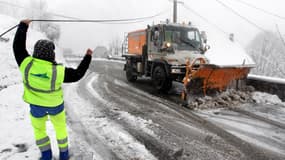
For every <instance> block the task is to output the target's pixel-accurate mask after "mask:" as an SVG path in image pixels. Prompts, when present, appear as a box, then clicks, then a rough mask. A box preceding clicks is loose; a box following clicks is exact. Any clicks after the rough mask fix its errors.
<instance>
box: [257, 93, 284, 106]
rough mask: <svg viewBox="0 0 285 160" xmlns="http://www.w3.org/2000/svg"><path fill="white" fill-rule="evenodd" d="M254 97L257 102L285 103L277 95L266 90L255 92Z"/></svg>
mask: <svg viewBox="0 0 285 160" xmlns="http://www.w3.org/2000/svg"><path fill="white" fill-rule="evenodd" d="M252 98H253V100H254V101H255V102H256V103H263V104H273V105H277V104H279V105H283V106H285V103H284V102H282V100H281V99H280V98H279V97H278V96H277V95H272V94H269V93H264V92H253V93H252Z"/></svg>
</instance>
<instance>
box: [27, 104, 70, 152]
mask: <svg viewBox="0 0 285 160" xmlns="http://www.w3.org/2000/svg"><path fill="white" fill-rule="evenodd" d="M30 118H31V122H32V126H33V129H34V135H35V139H36V144H37V146H38V147H39V149H40V151H41V152H44V151H47V150H50V149H51V145H50V139H49V137H48V135H47V133H46V122H47V120H48V118H49V119H50V121H51V123H52V124H53V127H54V130H55V132H56V139H57V144H58V148H59V151H60V152H65V151H67V150H68V140H67V136H68V135H67V129H66V116H65V110H63V111H62V112H60V113H58V114H56V115H45V116H43V117H40V118H37V117H34V116H32V115H30Z"/></svg>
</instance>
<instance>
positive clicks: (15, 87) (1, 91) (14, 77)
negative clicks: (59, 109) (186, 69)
mask: <svg viewBox="0 0 285 160" xmlns="http://www.w3.org/2000/svg"><path fill="white" fill-rule="evenodd" d="M0 19H1V21H0V32H1V33H2V32H4V31H5V30H7V29H9V28H10V27H12V26H15V25H16V24H18V23H19V20H15V19H13V18H11V17H9V16H4V15H0ZM14 35H15V30H14V31H12V32H10V33H7V34H6V35H5V36H4V37H5V38H9V41H8V42H7V43H5V42H2V41H0V50H1V59H0V122H1V123H0V131H1V133H0V159H1V160H6V159H7V160H8V159H9V160H10V159H11V160H23V159H38V158H39V156H40V154H39V150H38V148H37V147H36V145H35V140H34V137H33V130H32V127H31V123H30V118H29V106H28V104H26V103H24V102H23V100H22V94H23V86H22V79H21V74H20V71H19V69H18V66H17V63H16V61H15V58H14V54H13V48H12V43H13V39H14ZM43 38H45V36H44V35H42V34H41V33H39V32H37V31H34V30H32V29H29V31H28V35H27V50H28V52H29V53H30V54H31V53H32V50H33V46H34V43H35V42H36V41H37V40H38V39H43ZM61 57H62V56H61V55H59V56H57V59H62V58H61ZM47 132H48V134H49V135H50V137H51V140H52V148H53V150H54V153H55V155H58V152H57V150H58V149H57V146H56V140H55V135H54V132H53V127H52V124H51V123H50V122H48V123H47Z"/></svg>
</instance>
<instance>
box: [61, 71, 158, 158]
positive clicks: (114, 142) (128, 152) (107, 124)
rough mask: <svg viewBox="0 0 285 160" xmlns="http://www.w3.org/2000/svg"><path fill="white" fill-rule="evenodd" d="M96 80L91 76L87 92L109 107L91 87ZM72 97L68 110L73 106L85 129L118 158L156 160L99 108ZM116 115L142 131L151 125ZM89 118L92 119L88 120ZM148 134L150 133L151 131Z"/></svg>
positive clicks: (124, 115)
mask: <svg viewBox="0 0 285 160" xmlns="http://www.w3.org/2000/svg"><path fill="white" fill-rule="evenodd" d="M97 80H98V75H97V74H93V75H92V78H91V79H90V80H89V82H88V84H87V90H88V91H89V93H90V94H92V95H93V97H95V98H96V99H97V100H99V101H100V103H103V104H107V105H108V106H111V102H107V101H106V100H104V99H103V97H101V96H100V94H99V93H98V92H97V91H96V90H94V88H93V87H92V84H93V83H96V81H97ZM74 92H76V88H74V89H73V91H69V92H68V93H74ZM73 97H74V96H72V95H69V98H70V99H69V100H68V101H67V102H66V103H68V106H69V108H71V106H73V107H72V108H73V110H74V112H76V113H77V114H78V116H79V117H82V118H81V119H80V121H81V122H82V123H83V124H84V125H85V126H86V127H87V129H88V130H90V131H91V132H92V133H94V135H97V136H99V137H100V139H101V140H102V141H103V143H104V144H106V145H107V146H108V147H109V148H111V149H112V150H113V151H116V153H117V154H119V156H122V157H120V158H125V159H149V160H151V159H156V158H155V157H154V156H153V155H152V154H151V153H150V152H149V151H148V150H147V149H146V148H145V146H144V145H143V144H141V143H140V142H138V141H137V140H136V139H135V138H134V137H133V136H132V135H130V134H129V133H128V132H127V131H125V130H124V129H123V128H122V127H121V126H120V125H118V124H117V123H116V122H114V121H112V120H110V119H109V118H107V117H106V116H104V113H102V111H101V110H100V108H99V107H96V106H93V104H91V103H90V102H89V103H88V102H86V100H84V99H81V100H80V101H78V98H73ZM84 101H85V102H84ZM76 104H77V105H76ZM82 104H84V105H82ZM82 111H84V112H82ZM118 114H120V115H119V118H122V119H127V120H128V121H133V122H131V123H135V124H136V125H137V127H140V128H141V129H142V130H147V125H149V124H151V123H152V122H151V121H146V120H143V119H140V118H137V117H134V116H132V115H130V114H128V113H126V112H122V111H120V112H119V111H118ZM90 116H91V117H93V118H90ZM149 132H150V133H152V132H151V131H149Z"/></svg>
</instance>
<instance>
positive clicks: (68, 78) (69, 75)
mask: <svg viewBox="0 0 285 160" xmlns="http://www.w3.org/2000/svg"><path fill="white" fill-rule="evenodd" d="M27 30H28V25H26V24H25V23H22V22H21V23H20V24H19V27H18V30H17V32H16V35H15V38H14V43H13V50H14V55H15V58H16V61H17V64H18V66H20V65H21V63H22V62H23V60H24V59H25V58H26V57H28V56H30V55H29V53H28V51H27V49H26V37H27ZM91 58H92V57H91V56H90V55H85V56H84V58H83V60H82V61H81V63H80V64H79V66H78V67H77V69H73V68H67V67H65V75H64V82H65V83H68V82H76V81H78V80H80V79H81V78H82V77H83V76H84V74H85V73H86V71H87V69H88V67H89V64H90V62H91Z"/></svg>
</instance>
